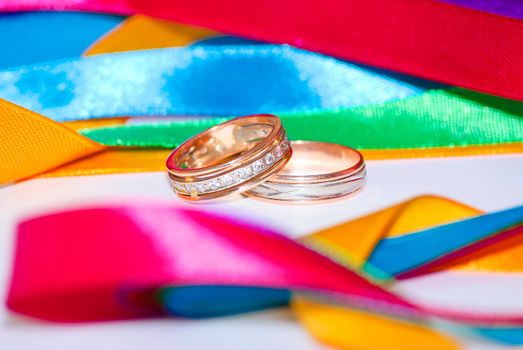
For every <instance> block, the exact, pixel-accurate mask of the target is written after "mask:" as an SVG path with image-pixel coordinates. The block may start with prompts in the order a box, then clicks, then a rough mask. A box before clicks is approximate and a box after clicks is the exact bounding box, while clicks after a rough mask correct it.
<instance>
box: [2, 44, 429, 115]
mask: <svg viewBox="0 0 523 350" xmlns="http://www.w3.org/2000/svg"><path fill="white" fill-rule="evenodd" d="M425 90H426V86H424V84H418V82H417V81H410V80H409V79H404V78H402V77H401V76H395V75H393V74H384V73H383V72H379V71H377V70H373V69H367V68H364V67H360V66H358V65H354V64H350V63H347V62H345V61H340V60H337V59H334V58H330V57H327V56H323V55H319V54H315V53H311V52H307V51H302V50H298V49H294V48H291V47H287V46H281V45H248V46H244V45H232V46H231V45H225V46H224V45H222V46H198V47H189V48H178V49H159V50H144V51H133V52H125V53H118V54H107V55H98V56H93V57H89V58H84V59H72V60H65V61H58V62H49V63H42V64H35V65H31V66H25V67H20V68H16V69H11V70H6V71H2V72H0V97H1V98H4V99H6V100H9V101H11V102H14V103H16V104H19V105H21V106H23V107H26V108H28V109H31V110H34V111H36V112H39V113H41V114H43V115H46V116H48V117H50V118H52V119H54V120H57V121H68V120H77V119H88V118H102V117H114V116H138V115H174V114H176V115H205V116H217V115H226V116H230V115H246V114H255V113H282V112H298V111H305V110H315V109H330V108H338V107H354V106H361V105H367V104H374V103H380V102H385V101H389V100H394V99H400V98H404V97H408V96H412V95H417V94H420V93H422V92H424V91H425Z"/></svg>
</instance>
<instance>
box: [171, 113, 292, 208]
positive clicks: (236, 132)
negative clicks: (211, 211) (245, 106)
mask: <svg viewBox="0 0 523 350" xmlns="http://www.w3.org/2000/svg"><path fill="white" fill-rule="evenodd" d="M291 155H292V149H291V148H290V146H289V141H288V139H287V136H286V135H285V130H284V129H283V127H282V124H281V121H280V118H278V117H276V116H273V115H253V116H247V117H239V118H235V119H231V120H228V121H226V122H225V123H222V124H219V125H216V126H214V127H212V128H210V129H208V130H206V131H204V132H202V133H200V134H198V135H196V136H194V137H192V138H190V139H189V140H187V141H185V142H184V143H183V144H181V145H180V146H179V147H177V148H176V149H175V150H174V151H173V152H172V153H171V154H170V155H169V157H168V158H167V162H166V165H167V170H168V173H169V178H170V181H171V184H172V186H173V189H174V191H175V192H176V194H177V195H178V196H179V197H181V198H182V199H185V200H189V201H198V200H207V199H215V198H220V197H224V196H227V195H230V194H233V193H241V192H244V191H246V190H249V189H251V188H252V187H255V186H257V185H259V184H260V183H262V182H263V181H265V180H267V179H268V178H269V177H271V176H272V175H273V174H275V173H276V172H278V171H280V170H281V169H282V168H283V167H284V166H285V164H286V163H287V161H288V160H289V159H290V157H291Z"/></svg>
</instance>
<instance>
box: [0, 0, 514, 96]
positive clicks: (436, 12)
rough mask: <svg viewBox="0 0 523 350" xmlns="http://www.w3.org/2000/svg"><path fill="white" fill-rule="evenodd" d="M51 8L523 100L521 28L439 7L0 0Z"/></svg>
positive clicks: (345, 0)
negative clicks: (201, 33)
mask: <svg viewBox="0 0 523 350" xmlns="http://www.w3.org/2000/svg"><path fill="white" fill-rule="evenodd" d="M48 9H53V10H66V9H68V10H89V11H95V12H96V11H102V12H110V13H123V14H130V13H144V14H147V15H151V16H155V17H159V18H167V19H172V20H177V21H180V22H185V23H191V24H195V25H201V26H204V27H208V28H212V29H216V30H219V31H222V32H224V33H230V34H236V35H240V36H245V37H248V38H253V39H258V40H265V41H270V42H273V43H288V44H292V45H295V46H298V47H303V48H306V49H309V50H313V51H318V52H322V53H325V54H330V55H333V56H337V57H342V58H346V59H351V60H355V61H358V62H363V63H366V64H370V65H375V66H378V67H384V68H388V69H391V70H396V71H399V72H405V73H409V74H413V75H417V76H420V77H424V78H428V79H434V80H437V81H440V82H444V83H449V84H452V85H457V86H462V87H466V88H471V89H475V90H479V91H484V92H487V93H492V94H496V95H500V96H504V97H508V98H513V99H518V100H523V76H522V75H521V74H520V72H521V71H522V70H523V56H522V55H521V47H523V22H522V21H518V20H514V19H511V18H506V17H503V16H498V15H494V14H489V13H485V12H480V11H476V10H474V9H469V8H465V7H461V6H454V5H451V4H447V3H443V2H439V1H433V0H419V1H411V0H397V1H393V2H385V3H384V2H383V1H380V0H367V1H360V0H327V1H323V2H322V3H321V4H320V3H318V2H317V1H312V0H309V1H303V0H292V1H286V2H284V3H282V2H281V1H265V0H256V1H250V2H249V3H246V2H244V1H242V0H234V1H229V2H228V3H227V4H226V5H225V4H222V3H220V2H216V1H214V0H204V1H199V2H198V3H194V2H190V1H173V0H156V1H140V0H119V1H110V2H109V1H103V0H82V1H77V0H45V1H40V0H38V1H36V0H29V1H28V0H24V1H14V0H2V1H0V10H1V11H27V10H48ZM231 9H232V10H231ZM435 28H437V30H435ZM407 33H408V35H407Z"/></svg>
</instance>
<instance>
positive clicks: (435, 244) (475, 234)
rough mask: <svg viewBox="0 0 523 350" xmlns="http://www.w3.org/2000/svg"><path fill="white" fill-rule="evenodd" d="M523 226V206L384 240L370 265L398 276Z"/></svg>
mask: <svg viewBox="0 0 523 350" xmlns="http://www.w3.org/2000/svg"><path fill="white" fill-rule="evenodd" d="M522 222H523V206H520V207H516V208H512V209H508V210H503V211H500V212H496V213H491V214H486V215H481V216H477V217H474V218H471V219H468V220H463V221H458V222H455V223H451V224H448V225H442V226H437V227H433V228H430V229H427V230H424V231H420V232H416V233H412V234H408V235H404V236H399V237H394V238H387V239H383V240H381V241H380V242H379V243H378V245H377V246H376V248H375V249H374V251H373V252H372V254H371V256H370V258H369V259H368V263H369V264H370V265H372V266H373V267H375V268H378V269H380V270H381V271H383V272H385V273H387V274H389V275H398V274H400V273H403V272H406V271H409V270H411V269H413V268H415V267H417V266H420V265H422V264H424V263H427V262H430V261H433V260H435V259H437V258H439V257H442V256H444V255H446V254H448V253H450V252H452V251H454V250H456V249H459V248H461V247H464V246H467V245H469V244H471V243H474V242H477V241H479V240H482V239H485V238H488V237H490V236H492V235H495V234H497V233H498V232H500V231H502V230H505V229H507V228H509V227H511V226H513V225H516V224H520V223H522Z"/></svg>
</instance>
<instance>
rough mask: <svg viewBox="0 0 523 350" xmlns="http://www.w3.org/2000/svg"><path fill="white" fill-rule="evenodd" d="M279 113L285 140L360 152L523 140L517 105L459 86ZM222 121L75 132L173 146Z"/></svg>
mask: <svg viewBox="0 0 523 350" xmlns="http://www.w3.org/2000/svg"><path fill="white" fill-rule="evenodd" d="M457 116H459V117H457ZM280 117H281V119H282V121H283V124H284V127H285V130H286V131H287V134H288V135H289V137H290V138H291V139H294V140H315V141H326V142H333V143H339V144H343V145H347V146H352V147H356V148H360V149H364V150H369V149H371V150H373V149H374V150H377V149H387V150H390V149H416V148H419V149H427V148H431V147H449V146H451V147H453V146H471V145H474V146H478V145H495V144H510V143H520V142H521V140H523V118H522V117H523V104H521V103H519V102H513V101H509V100H502V99H499V98H494V97H489V96H486V95H481V94H476V93H472V92H468V91H464V90H459V89H452V90H433V91H429V92H426V93H425V94H422V95H419V96H415V97H411V98H408V99H402V100H398V101H392V102H387V103H383V104H376V105H371V106H363V107H357V108H346V109H335V110H320V111H311V112H302V113H293V114H280ZM224 120H225V119H200V120H187V121H181V122H175V123H157V124H129V125H122V126H116V127H107V128H97V129H88V130H82V131H81V133H82V134H83V135H85V136H87V137H89V138H91V139H93V140H96V141H97V142H100V143H102V144H105V145H109V146H126V147H163V148H174V147H176V146H178V145H179V144H180V143H181V142H183V141H185V140H186V139H188V138H189V137H191V136H193V135H194V134H196V133H198V132H201V131H203V130H205V129H207V128H210V127H212V126H213V125H216V124H219V123H222V122H223V121H224Z"/></svg>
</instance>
